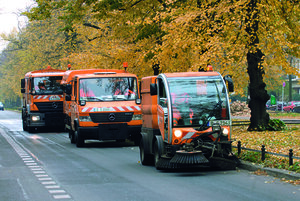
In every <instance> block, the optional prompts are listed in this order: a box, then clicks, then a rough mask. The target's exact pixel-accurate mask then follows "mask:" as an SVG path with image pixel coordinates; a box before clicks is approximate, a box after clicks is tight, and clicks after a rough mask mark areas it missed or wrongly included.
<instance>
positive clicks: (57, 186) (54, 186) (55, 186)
mask: <svg viewBox="0 0 300 201" xmlns="http://www.w3.org/2000/svg"><path fill="white" fill-rule="evenodd" d="M45 188H47V189H53V188H60V186H59V185H52V186H45Z"/></svg>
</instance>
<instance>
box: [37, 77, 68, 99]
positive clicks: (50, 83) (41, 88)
mask: <svg viewBox="0 0 300 201" xmlns="http://www.w3.org/2000/svg"><path fill="white" fill-rule="evenodd" d="M61 80H62V76H48V77H35V78H33V86H32V91H33V92H35V94H36V95H47V94H63V90H62V89H61V87H60V81H61Z"/></svg>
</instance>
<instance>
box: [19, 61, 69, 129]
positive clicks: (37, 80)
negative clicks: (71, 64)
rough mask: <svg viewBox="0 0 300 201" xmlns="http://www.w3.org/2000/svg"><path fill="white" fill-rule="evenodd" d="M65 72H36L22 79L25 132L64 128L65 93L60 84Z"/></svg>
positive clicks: (43, 70) (44, 70)
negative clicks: (46, 128)
mask: <svg viewBox="0 0 300 201" xmlns="http://www.w3.org/2000/svg"><path fill="white" fill-rule="evenodd" d="M64 72H65V70H59V69H53V68H51V67H50V66H48V67H47V68H46V69H42V70H35V71H31V72H28V73H26V74H25V78H23V79H21V93H22V94H23V97H22V105H23V107H22V123H23V130H24V131H29V132H33V131H34V130H35V129H37V128H41V127H51V128H58V129H61V128H63V125H64V121H63V120H64V118H63V91H62V89H61V88H60V82H61V80H62V76H63V74H64Z"/></svg>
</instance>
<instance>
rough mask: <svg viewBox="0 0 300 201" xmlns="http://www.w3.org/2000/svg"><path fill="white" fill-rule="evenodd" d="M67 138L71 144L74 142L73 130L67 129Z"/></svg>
mask: <svg viewBox="0 0 300 201" xmlns="http://www.w3.org/2000/svg"><path fill="white" fill-rule="evenodd" d="M69 138H70V142H71V144H75V143H76V138H75V132H74V131H73V130H69Z"/></svg>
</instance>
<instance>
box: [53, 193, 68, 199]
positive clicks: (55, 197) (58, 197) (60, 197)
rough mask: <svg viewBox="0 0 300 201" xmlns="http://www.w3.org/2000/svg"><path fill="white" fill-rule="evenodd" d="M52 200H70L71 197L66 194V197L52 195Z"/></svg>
mask: <svg viewBox="0 0 300 201" xmlns="http://www.w3.org/2000/svg"><path fill="white" fill-rule="evenodd" d="M53 198H54V199H70V198H71V196H70V195H68V194H66V195H53Z"/></svg>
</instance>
